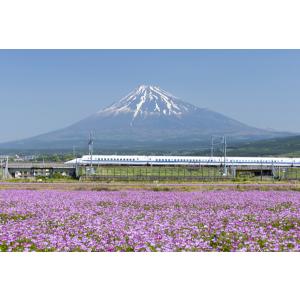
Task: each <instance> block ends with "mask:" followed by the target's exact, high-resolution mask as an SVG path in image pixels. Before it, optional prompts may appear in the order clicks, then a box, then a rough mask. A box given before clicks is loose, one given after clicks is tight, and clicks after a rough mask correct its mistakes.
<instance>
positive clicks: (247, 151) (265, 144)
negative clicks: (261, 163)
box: [228, 136, 300, 157]
mask: <svg viewBox="0 0 300 300" xmlns="http://www.w3.org/2000/svg"><path fill="white" fill-rule="evenodd" d="M228 155H232V156H234V155H242V156H260V155H263V156H268V155H269V156H273V155H276V156H278V155H279V156H294V157H299V156H300V136H291V137H283V138H273V139H268V140H262V141H254V142H247V143H242V144H237V145H235V146H233V147H230V148H229V149H228Z"/></svg>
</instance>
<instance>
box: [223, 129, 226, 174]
mask: <svg viewBox="0 0 300 300" xmlns="http://www.w3.org/2000/svg"><path fill="white" fill-rule="evenodd" d="M223 146H224V175H225V176H227V165H226V155H227V141H226V136H225V135H224V136H223Z"/></svg>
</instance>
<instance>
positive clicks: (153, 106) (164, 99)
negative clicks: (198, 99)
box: [98, 85, 196, 125]
mask: <svg viewBox="0 0 300 300" xmlns="http://www.w3.org/2000/svg"><path fill="white" fill-rule="evenodd" d="M195 109H196V107H195V106H193V105H191V104H188V103H185V102H183V101H181V100H180V99H178V98H177V97H175V96H173V95H172V94H170V93H169V92H167V91H165V90H163V89H161V88H159V87H158V86H152V85H140V86H139V87H137V88H136V89H134V90H133V91H132V92H130V93H129V94H128V95H127V96H125V97H124V98H122V99H121V100H120V101H118V102H115V103H114V104H112V105H111V106H109V107H107V108H105V109H104V110H101V111H99V112H98V115H106V116H107V115H112V116H117V115H119V114H131V115H132V118H131V125H132V124H133V123H134V121H135V119H136V118H137V117H144V118H146V117H147V116H162V115H165V116H175V117H178V118H180V117H181V116H182V115H184V114H187V113H188V112H190V111H192V110H195Z"/></svg>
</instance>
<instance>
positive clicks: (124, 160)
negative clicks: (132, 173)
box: [66, 155, 300, 167]
mask: <svg viewBox="0 0 300 300" xmlns="http://www.w3.org/2000/svg"><path fill="white" fill-rule="evenodd" d="M66 164H78V165H82V166H87V165H91V164H92V165H95V166H97V165H153V166H163V165H178V166H180V165H190V166H196V165H204V166H224V165H225V164H226V165H227V166H276V167H277V166H282V167H300V158H288V157H230V156H228V157H226V159H225V158H224V157H222V156H213V157H209V156H167V155H165V156H145V155H84V156H82V157H81V158H76V159H73V160H70V161H67V162H66Z"/></svg>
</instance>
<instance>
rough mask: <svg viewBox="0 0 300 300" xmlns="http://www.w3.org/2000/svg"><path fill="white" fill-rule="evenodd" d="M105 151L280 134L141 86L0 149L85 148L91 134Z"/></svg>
mask: <svg viewBox="0 0 300 300" xmlns="http://www.w3.org/2000/svg"><path fill="white" fill-rule="evenodd" d="M91 130H92V131H93V132H94V134H95V147H96V148H102V149H105V148H106V149H107V148H109V149H114V148H117V147H121V148H124V149H129V148H135V147H136V148H145V147H146V148H147V147H148V148H149V147H154V148H157V147H158V148H159V147H181V148H182V147H189V145H191V144H197V145H201V144H207V142H208V141H209V139H210V136H211V135H227V136H230V138H231V139H232V140H233V141H241V140H258V139H263V138H271V137H276V136H284V135H286V134H285V133H278V132H272V131H266V130H262V129H258V128H254V127H251V126H248V125H245V124H243V123H241V122H238V121H236V120H234V119H231V118H228V117H226V116H224V115H222V114H219V113H217V112H214V111H210V110H208V109H204V108H199V107H196V106H194V105H192V104H190V103H187V102H184V101H182V100H180V99H178V98H176V97H175V96H173V95H172V94H170V93H169V92H167V91H164V90H162V89H160V88H159V87H157V86H147V85H141V86H139V87H137V88H136V89H134V90H133V91H132V92H130V93H129V94H128V95H127V96H125V97H124V98H122V99H121V100H119V101H117V102H115V103H113V104H112V105H111V106H109V107H107V108H105V109H103V110H100V111H98V112H96V113H94V114H92V115H91V116H90V117H88V118H85V119H83V120H81V121H79V122H77V123H75V124H73V125H71V126H69V127H66V128H64V129H61V130H57V131H54V132H50V133H47V134H43V135H39V136H36V137H33V138H30V139H25V140H21V141H17V142H11V143H6V144H2V145H0V148H14V149H18V148H20V149H33V148H38V149H45V148H51V149H54V148H57V149H65V148H71V147H72V146H73V145H76V146H77V147H86V143H87V138H88V134H89V132H90V131H91Z"/></svg>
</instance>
